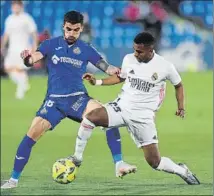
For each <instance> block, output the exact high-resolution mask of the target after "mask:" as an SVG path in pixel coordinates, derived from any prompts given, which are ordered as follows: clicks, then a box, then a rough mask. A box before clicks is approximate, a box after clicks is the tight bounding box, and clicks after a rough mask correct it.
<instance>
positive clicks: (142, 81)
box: [118, 53, 181, 117]
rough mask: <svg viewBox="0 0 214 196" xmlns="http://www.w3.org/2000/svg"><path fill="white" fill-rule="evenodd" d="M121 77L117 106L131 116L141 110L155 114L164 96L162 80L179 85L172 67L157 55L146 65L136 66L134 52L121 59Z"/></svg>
mask: <svg viewBox="0 0 214 196" xmlns="http://www.w3.org/2000/svg"><path fill="white" fill-rule="evenodd" d="M120 77H121V78H125V79H126V80H125V83H124V85H123V87H122V92H121V94H120V95H119V98H120V100H119V102H118V104H119V105H120V106H121V109H122V110H126V111H128V112H129V113H130V114H132V115H134V116H139V117H140V115H143V113H142V111H145V110H146V111H151V112H155V111H157V110H158V109H159V108H160V106H161V104H162V102H163V99H164V97H165V89H166V80H169V81H170V82H171V83H172V84H173V85H177V84H179V83H180V82H181V77H180V75H179V74H178V72H177V71H176V69H175V67H174V65H173V64H172V63H170V62H168V61H166V60H165V59H164V58H163V57H161V56H160V55H158V54H156V53H155V54H154V57H153V59H152V60H151V61H149V62H148V63H139V62H138V61H137V59H136V58H135V56H134V53H132V54H127V55H126V56H125V57H124V59H123V64H122V69H121V75H120Z"/></svg>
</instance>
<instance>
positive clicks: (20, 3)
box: [11, 0, 23, 6]
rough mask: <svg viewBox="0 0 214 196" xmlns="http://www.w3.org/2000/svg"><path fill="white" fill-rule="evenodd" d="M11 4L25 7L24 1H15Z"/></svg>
mask: <svg viewBox="0 0 214 196" xmlns="http://www.w3.org/2000/svg"><path fill="white" fill-rule="evenodd" d="M11 3H12V5H13V4H18V5H21V6H23V1H22V0H13V1H12V2H11Z"/></svg>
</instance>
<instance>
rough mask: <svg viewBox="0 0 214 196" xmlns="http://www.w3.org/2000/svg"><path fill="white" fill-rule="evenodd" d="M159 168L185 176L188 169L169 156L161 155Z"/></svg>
mask: <svg viewBox="0 0 214 196" xmlns="http://www.w3.org/2000/svg"><path fill="white" fill-rule="evenodd" d="M157 170H160V171H164V172H167V173H172V174H180V175H183V176H185V175H186V170H185V169H184V168H183V167H181V166H179V165H178V164H176V163H174V162H173V161H172V160H171V159H169V158H167V157H161V161H160V163H159V165H158V167H157Z"/></svg>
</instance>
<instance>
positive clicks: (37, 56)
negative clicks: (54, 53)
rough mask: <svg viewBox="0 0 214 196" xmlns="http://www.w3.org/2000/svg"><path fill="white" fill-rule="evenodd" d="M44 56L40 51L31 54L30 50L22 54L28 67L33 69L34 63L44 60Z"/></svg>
mask: <svg viewBox="0 0 214 196" xmlns="http://www.w3.org/2000/svg"><path fill="white" fill-rule="evenodd" d="M43 57H44V56H43V54H42V53H41V52H39V51H35V52H32V53H31V52H30V51H29V50H24V51H22V52H21V58H22V59H23V61H24V64H25V65H26V66H27V67H32V66H33V64H34V63H36V62H37V61H39V60H41V59H42V58H43Z"/></svg>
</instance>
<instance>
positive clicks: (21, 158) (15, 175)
mask: <svg viewBox="0 0 214 196" xmlns="http://www.w3.org/2000/svg"><path fill="white" fill-rule="evenodd" d="M35 143H36V142H35V141H34V140H33V139H31V138H30V137H28V136H27V135H26V136H25V137H24V138H23V140H22V142H21V143H20V144H19V147H18V150H17V152H16V157H15V161H14V168H13V172H12V174H11V178H12V179H15V180H18V179H19V177H20V175H21V173H22V171H23V169H24V167H25V165H26V164H27V162H28V159H29V157H30V153H31V150H32V147H33V145H34V144H35Z"/></svg>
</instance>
